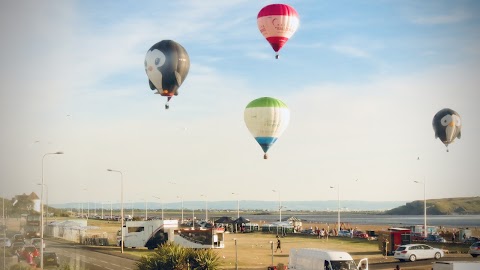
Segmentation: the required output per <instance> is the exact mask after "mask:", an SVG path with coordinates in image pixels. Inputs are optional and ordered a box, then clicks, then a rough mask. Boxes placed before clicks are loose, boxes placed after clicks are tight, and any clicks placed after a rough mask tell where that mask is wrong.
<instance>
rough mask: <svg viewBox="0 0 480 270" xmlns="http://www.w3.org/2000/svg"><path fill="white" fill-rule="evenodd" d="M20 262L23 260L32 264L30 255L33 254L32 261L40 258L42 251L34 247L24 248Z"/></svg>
mask: <svg viewBox="0 0 480 270" xmlns="http://www.w3.org/2000/svg"><path fill="white" fill-rule="evenodd" d="M17 254H18V255H17V256H18V261H19V262H20V261H21V260H24V261H27V263H29V264H31V263H33V262H30V254H31V256H32V257H31V259H32V260H33V259H35V258H36V257H39V256H40V251H38V249H37V248H36V247H35V246H33V245H27V246H24V247H23V248H22V249H21V250H20V251H19V252H18V253H17Z"/></svg>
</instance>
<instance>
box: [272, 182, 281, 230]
mask: <svg viewBox="0 0 480 270" xmlns="http://www.w3.org/2000/svg"><path fill="white" fill-rule="evenodd" d="M272 191H273V192H276V193H278V212H279V215H280V220H279V221H280V222H282V201H281V200H280V191H277V190H275V189H272Z"/></svg>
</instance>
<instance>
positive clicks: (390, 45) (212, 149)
mask: <svg viewBox="0 0 480 270" xmlns="http://www.w3.org/2000/svg"><path fill="white" fill-rule="evenodd" d="M270 3H273V2H271V1H244V0H232V1H220V0H218V1H195V0H191V1H187V0H185V1H142V2H141V3H140V2H138V1H121V2H119V1H102V2H100V3H99V2H98V1H61V2H58V1H46V2H45V1H42V2H41V3H40V2H38V1H2V2H1V4H0V15H1V16H0V22H1V23H0V34H1V36H2V43H1V45H0V46H1V47H0V48H1V50H0V54H1V57H2V59H3V60H2V63H1V64H0V71H1V72H0V86H1V91H0V95H1V99H0V108H1V111H0V112H1V114H0V123H1V124H2V131H3V132H2V140H0V144H1V147H2V153H1V154H0V164H2V165H1V166H2V169H1V170H0V179H1V186H2V188H1V190H2V191H1V192H2V195H5V196H7V197H11V196H13V195H14V194H18V193H23V192H27V193H28V192H30V191H36V192H37V193H39V190H40V189H39V187H38V186H37V185H36V183H39V182H40V181H41V171H42V166H41V164H42V162H41V161H42V156H43V155H44V154H45V153H48V152H54V151H64V152H65V154H64V155H62V156H47V157H46V158H45V164H44V172H45V178H44V179H45V182H46V183H47V185H48V187H49V200H50V202H52V203H63V202H80V201H87V200H90V201H98V202H102V201H103V202H106V201H117V202H118V201H119V193H120V190H119V189H120V187H119V175H117V174H113V173H109V172H107V168H112V169H116V170H121V171H122V172H123V175H124V180H125V200H126V201H128V200H143V199H144V198H148V200H152V201H154V200H155V199H154V198H153V197H152V196H158V197H162V198H164V201H166V202H174V201H178V198H177V196H183V197H184V199H185V200H202V198H203V199H204V198H205V197H201V196H200V194H203V195H206V196H207V198H209V200H212V201H216V200H230V199H231V200H236V197H235V196H232V194H231V193H232V192H236V193H238V194H240V195H239V198H240V199H242V200H262V199H263V200H277V199H278V194H277V193H274V192H272V189H275V190H278V191H280V194H281V198H282V200H335V199H337V193H336V192H335V190H333V189H330V188H329V187H330V186H332V185H333V186H336V185H338V184H340V187H341V198H342V199H345V200H371V201H384V200H419V199H423V187H422V186H421V185H418V184H415V183H414V182H413V181H414V180H419V181H423V180H426V182H427V197H428V198H443V197H460V196H477V195H479V194H480V189H479V188H477V187H476V186H478V185H476V183H477V182H478V175H479V173H480V172H479V168H478V166H477V164H476V163H477V162H476V160H477V157H476V156H477V153H478V152H479V151H478V150H480V145H479V142H478V139H477V138H479V137H480V121H478V119H477V118H476V117H478V115H480V111H479V108H478V105H477V104H476V103H477V102H476V101H478V100H480V99H479V91H478V85H480V84H479V83H480V82H479V80H480V79H479V76H478V74H480V62H479V60H480V50H479V49H478V48H479V47H480V46H479V43H480V32H479V31H478V29H480V12H479V11H480V3H479V2H478V1H361V2H360V1H334V2H333V1H313V0H311V1H285V2H284V3H287V4H290V5H292V6H293V7H294V8H295V9H296V10H297V12H298V13H299V16H300V27H299V29H298V30H297V32H296V33H295V35H294V36H293V37H292V38H291V39H290V40H289V41H288V42H287V44H286V45H285V47H284V48H283V49H282V50H281V51H280V59H279V60H275V59H274V55H275V54H274V52H273V50H272V49H271V47H270V45H269V44H268V43H267V41H266V40H265V39H264V38H263V37H262V35H261V34H260V32H259V31H258V29H257V24H256V16H257V14H258V11H259V10H260V9H261V8H262V7H263V6H265V5H268V4H270ZM164 39H172V40H175V41H177V42H179V43H180V44H182V45H183V46H184V47H185V49H186V50H187V52H188V54H189V56H190V61H191V67H190V72H189V74H188V77H187V78H186V80H185V83H184V84H183V85H182V86H181V88H180V90H179V93H180V94H179V96H178V97H175V98H173V100H172V102H171V108H170V110H168V111H165V110H164V103H165V99H164V98H161V97H159V96H158V95H154V94H153V92H152V91H150V89H149V86H148V80H147V77H146V75H145V71H144V68H143V61H144V57H145V53H146V51H147V50H148V49H149V48H150V47H151V46H152V45H153V44H154V43H156V42H158V41H160V40H164ZM262 96H272V97H276V98H279V99H281V100H282V101H284V102H285V103H286V104H287V105H288V106H289V107H290V109H291V121H290V125H289V127H288V128H287V130H286V131H285V133H284V134H283V135H282V137H280V139H279V140H278V141H277V143H276V144H275V145H274V146H273V148H272V149H271V150H270V151H269V155H270V159H269V160H263V159H262V156H263V153H262V151H261V148H260V147H259V146H258V145H257V144H256V142H255V140H254V139H253V138H252V137H251V135H250V133H249V132H248V130H247V128H246V127H245V124H244V122H243V110H244V108H245V106H246V105H247V104H248V103H249V102H250V101H251V100H253V99H255V98H258V97H262ZM445 107H450V108H452V109H454V110H456V111H457V112H458V113H460V115H461V116H462V120H463V134H462V138H461V139H460V140H456V141H455V142H454V143H453V144H452V145H451V147H450V152H449V153H447V152H446V151H445V147H444V146H443V144H442V143H441V142H440V141H438V140H435V139H434V133H433V129H432V126H431V121H432V118H433V115H434V114H435V113H436V112H437V111H438V110H440V109H442V108H445ZM417 157H420V160H417ZM355 179H358V181H355ZM172 183H175V184H172ZM199 207H201V206H199Z"/></svg>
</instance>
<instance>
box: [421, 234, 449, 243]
mask: <svg viewBox="0 0 480 270" xmlns="http://www.w3.org/2000/svg"><path fill="white" fill-rule="evenodd" d="M425 241H427V242H439V243H446V242H447V240H445V238H443V237H441V236H440V235H437V234H429V235H427V238H425Z"/></svg>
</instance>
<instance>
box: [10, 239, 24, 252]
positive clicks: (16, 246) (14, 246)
mask: <svg viewBox="0 0 480 270" xmlns="http://www.w3.org/2000/svg"><path fill="white" fill-rule="evenodd" d="M24 246H25V243H23V242H13V243H12V245H11V246H10V253H11V254H12V255H16V254H17V252H18V251H20V250H21V249H22V248H23V247H24Z"/></svg>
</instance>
